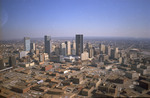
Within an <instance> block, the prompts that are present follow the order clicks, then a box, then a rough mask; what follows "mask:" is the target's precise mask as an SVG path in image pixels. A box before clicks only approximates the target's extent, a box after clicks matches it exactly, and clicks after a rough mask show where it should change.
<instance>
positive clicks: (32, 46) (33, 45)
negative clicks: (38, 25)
mask: <svg viewBox="0 0 150 98" xmlns="http://www.w3.org/2000/svg"><path fill="white" fill-rule="evenodd" d="M30 48H31V50H33V51H35V48H36V46H35V43H31V44H30Z"/></svg>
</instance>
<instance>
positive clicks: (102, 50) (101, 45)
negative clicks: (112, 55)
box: [99, 44, 105, 54]
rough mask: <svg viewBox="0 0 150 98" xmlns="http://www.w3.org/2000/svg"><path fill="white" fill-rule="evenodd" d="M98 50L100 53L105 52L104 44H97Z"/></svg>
mask: <svg viewBox="0 0 150 98" xmlns="http://www.w3.org/2000/svg"><path fill="white" fill-rule="evenodd" d="M99 50H100V53H101V54H105V45H104V44H100V45H99Z"/></svg>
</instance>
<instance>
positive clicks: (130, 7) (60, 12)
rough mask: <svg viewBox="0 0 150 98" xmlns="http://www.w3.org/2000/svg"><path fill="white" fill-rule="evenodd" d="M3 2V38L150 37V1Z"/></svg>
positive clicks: (1, 2)
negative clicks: (77, 35)
mask: <svg viewBox="0 0 150 98" xmlns="http://www.w3.org/2000/svg"><path fill="white" fill-rule="evenodd" d="M0 4H1V8H0V13H1V14H0V17H1V18H0V19H1V22H0V23H1V24H0V29H1V30H0V32H1V33H0V36H1V37H2V38H1V39H4V40H5V39H21V38H23V37H24V36H28V37H31V38H32V37H33V38H39V37H43V36H44V35H50V36H52V37H73V36H75V35H76V34H83V35H85V36H91V37H136V38H150V22H149V21H150V6H149V5H150V1H149V0H0ZM66 35H67V36H66Z"/></svg>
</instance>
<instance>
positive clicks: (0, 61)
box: [0, 59, 5, 70]
mask: <svg viewBox="0 0 150 98" xmlns="http://www.w3.org/2000/svg"><path fill="white" fill-rule="evenodd" d="M4 68H5V63H4V60H3V59H0V70H1V69H4Z"/></svg>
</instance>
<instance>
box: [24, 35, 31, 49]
mask: <svg viewBox="0 0 150 98" xmlns="http://www.w3.org/2000/svg"><path fill="white" fill-rule="evenodd" d="M24 51H30V38H29V37H24Z"/></svg>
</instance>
